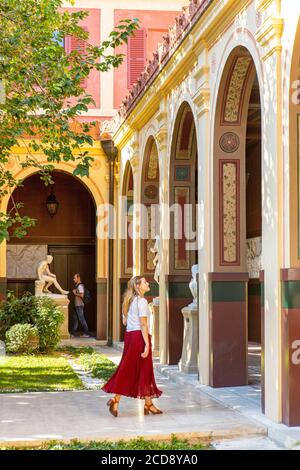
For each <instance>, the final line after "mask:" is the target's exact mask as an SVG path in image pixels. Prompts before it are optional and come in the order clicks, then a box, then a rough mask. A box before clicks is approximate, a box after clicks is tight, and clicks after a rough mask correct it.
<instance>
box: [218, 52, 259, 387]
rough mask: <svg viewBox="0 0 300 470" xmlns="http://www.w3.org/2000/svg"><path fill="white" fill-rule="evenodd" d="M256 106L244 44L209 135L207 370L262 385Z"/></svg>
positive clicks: (230, 65) (229, 67)
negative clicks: (211, 199)
mask: <svg viewBox="0 0 300 470" xmlns="http://www.w3.org/2000/svg"><path fill="white" fill-rule="evenodd" d="M261 140H262V113H261V100H260V88H259V79H258V74H257V70H256V66H255V63H254V60H253V57H252V56H251V54H250V52H249V51H248V49H246V48H245V47H243V46H239V47H237V48H235V49H234V50H233V51H232V53H231V54H230V56H229V58H228V59H227V62H226V64H225V67H224V70H223V74H222V78H221V82H220V86H219V91H218V100H217V105H216V118H215V137H214V227H215V228H214V272H213V273H211V274H210V282H211V292H212V296H211V311H212V314H211V317H210V330H211V341H210V349H211V358H212V360H211V373H210V383H211V385H213V386H215V387H224V386H238V385H247V384H248V383H249V384H252V385H254V386H257V387H259V386H260V374H261V370H260V361H261V338H262V332H261V322H262V319H263V316H262V307H261V294H260V292H261V284H260V273H261V270H262V266H261V259H262V256H261V248H262V174H261V148H262V145H261Z"/></svg>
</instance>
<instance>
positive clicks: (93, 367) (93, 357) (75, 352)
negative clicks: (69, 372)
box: [59, 346, 117, 383]
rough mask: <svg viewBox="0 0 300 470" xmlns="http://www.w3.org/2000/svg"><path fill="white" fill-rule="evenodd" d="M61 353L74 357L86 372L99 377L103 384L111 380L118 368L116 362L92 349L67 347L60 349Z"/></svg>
mask: <svg viewBox="0 0 300 470" xmlns="http://www.w3.org/2000/svg"><path fill="white" fill-rule="evenodd" d="M59 351H61V352H64V353H65V354H66V355H69V356H70V357H72V358H73V359H74V360H75V362H76V363H77V364H79V365H80V366H81V367H82V368H83V369H84V370H86V371H89V372H90V373H91V375H92V377H97V379H100V380H101V381H103V383H104V382H106V381H107V380H108V379H109V378H110V376H111V375H112V374H113V372H114V371H115V370H116V368H117V366H116V365H115V363H114V362H112V361H110V360H109V359H107V357H106V356H104V355H103V354H100V353H99V352H97V351H95V350H94V349H93V348H90V347H83V348H74V347H72V346H66V347H64V348H59Z"/></svg>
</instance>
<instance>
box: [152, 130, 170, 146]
mask: <svg viewBox="0 0 300 470" xmlns="http://www.w3.org/2000/svg"><path fill="white" fill-rule="evenodd" d="M154 137H155V140H156V143H157V148H158V151H159V152H163V151H164V150H165V149H166V148H167V142H168V130H167V128H166V127H161V128H160V129H159V130H158V131H157V132H156V134H155V136H154Z"/></svg>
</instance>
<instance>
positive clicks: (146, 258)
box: [141, 137, 159, 295]
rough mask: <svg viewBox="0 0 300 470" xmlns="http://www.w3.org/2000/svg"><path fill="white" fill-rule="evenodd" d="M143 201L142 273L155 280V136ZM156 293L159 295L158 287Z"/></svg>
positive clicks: (145, 174)
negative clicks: (153, 249) (152, 249)
mask: <svg viewBox="0 0 300 470" xmlns="http://www.w3.org/2000/svg"><path fill="white" fill-rule="evenodd" d="M141 203H142V205H143V206H144V207H145V210H144V211H142V214H141V216H142V220H141V225H142V229H141V231H142V235H143V236H142V237H141V273H143V274H145V275H148V277H149V279H151V282H153V275H154V264H153V259H154V256H155V255H154V253H153V252H152V251H151V248H153V246H154V243H155V236H156V235H159V211H158V204H159V163H158V151H157V146H156V143H155V140H154V138H153V137H150V138H149V139H148V142H147V145H146V150H145V157H144V160H143V169H142V179H141ZM144 219H145V220H144ZM144 232H145V233H144ZM144 235H145V236H144ZM153 287H154V286H153ZM152 293H153V292H152ZM155 295H158V291H157V289H156V293H155Z"/></svg>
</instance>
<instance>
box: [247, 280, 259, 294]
mask: <svg viewBox="0 0 300 470" xmlns="http://www.w3.org/2000/svg"><path fill="white" fill-rule="evenodd" d="M248 294H249V295H253V296H256V297H260V294H261V289H260V284H259V283H258V284H248Z"/></svg>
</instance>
